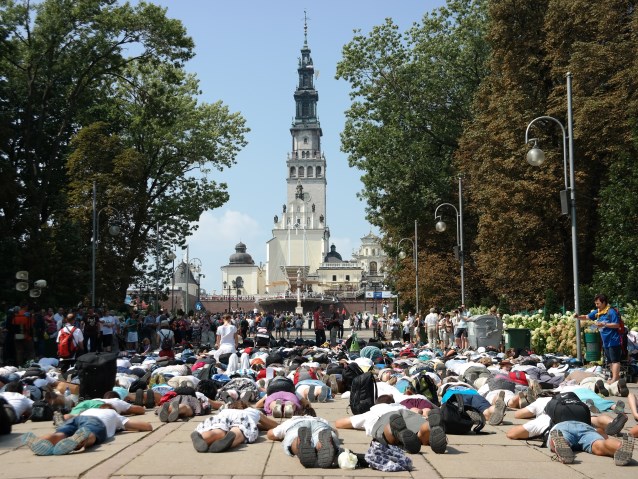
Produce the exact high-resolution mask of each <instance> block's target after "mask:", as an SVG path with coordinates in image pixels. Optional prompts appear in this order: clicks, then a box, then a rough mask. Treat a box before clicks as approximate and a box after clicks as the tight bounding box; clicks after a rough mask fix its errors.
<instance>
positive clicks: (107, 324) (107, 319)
mask: <svg viewBox="0 0 638 479" xmlns="http://www.w3.org/2000/svg"><path fill="white" fill-rule="evenodd" d="M100 324H102V334H103V335H108V334H113V327H114V326H115V318H114V317H113V316H102V317H101V318H100Z"/></svg>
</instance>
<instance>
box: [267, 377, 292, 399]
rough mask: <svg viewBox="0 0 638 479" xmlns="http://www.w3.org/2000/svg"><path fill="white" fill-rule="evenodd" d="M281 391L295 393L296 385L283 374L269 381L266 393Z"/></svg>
mask: <svg viewBox="0 0 638 479" xmlns="http://www.w3.org/2000/svg"><path fill="white" fill-rule="evenodd" d="M281 391H285V392H289V393H292V394H295V385H294V383H293V382H292V381H291V380H290V379H288V378H285V377H283V376H275V377H274V378H272V379H271V380H270V382H269V383H268V387H267V388H266V395H268V396H270V395H271V394H275V393H277V392H281Z"/></svg>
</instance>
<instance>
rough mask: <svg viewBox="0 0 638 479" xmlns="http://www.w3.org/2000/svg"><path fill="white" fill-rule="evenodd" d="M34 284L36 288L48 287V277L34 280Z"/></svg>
mask: <svg viewBox="0 0 638 479" xmlns="http://www.w3.org/2000/svg"><path fill="white" fill-rule="evenodd" d="M33 285H34V286H35V287H36V288H46V287H47V281H46V279H39V280H37V281H36V282H34V283H33Z"/></svg>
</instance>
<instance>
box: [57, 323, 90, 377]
mask: <svg viewBox="0 0 638 479" xmlns="http://www.w3.org/2000/svg"><path fill="white" fill-rule="evenodd" d="M57 343H58V357H59V358H60V369H61V370H62V372H66V371H67V370H68V369H69V367H70V366H71V364H72V363H73V362H74V361H75V358H76V357H78V356H79V355H81V354H82V353H83V352H84V334H82V330H81V329H80V328H78V327H76V326H75V315H74V314H73V313H69V314H67V315H66V319H65V324H64V326H62V329H60V331H58V337H57Z"/></svg>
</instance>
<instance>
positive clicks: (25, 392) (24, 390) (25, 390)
mask: <svg viewBox="0 0 638 479" xmlns="http://www.w3.org/2000/svg"><path fill="white" fill-rule="evenodd" d="M22 394H23V395H24V396H26V397H28V398H30V397H31V390H30V389H29V388H28V387H27V385H26V384H25V385H24V387H23V388H22Z"/></svg>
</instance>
